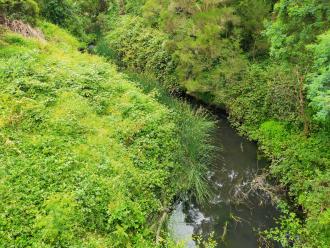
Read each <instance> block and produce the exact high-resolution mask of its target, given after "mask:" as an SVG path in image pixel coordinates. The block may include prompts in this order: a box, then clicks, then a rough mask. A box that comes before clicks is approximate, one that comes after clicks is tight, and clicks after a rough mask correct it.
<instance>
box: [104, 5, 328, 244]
mask: <svg viewBox="0 0 330 248" xmlns="http://www.w3.org/2000/svg"><path fill="white" fill-rule="evenodd" d="M130 2H134V1H126V3H127V4H128V3H130ZM139 6H140V8H135V9H138V10H139V11H134V12H130V10H129V9H127V10H126V11H125V15H123V14H118V13H111V14H110V15H111V20H114V19H115V20H116V21H112V22H111V23H110V24H111V28H110V32H108V33H107V34H106V35H105V36H104V38H103V39H102V40H101V41H100V42H99V46H98V52H99V53H100V54H103V55H105V56H107V57H108V58H110V59H112V60H114V61H116V62H117V64H118V65H119V66H120V67H121V68H124V69H128V70H131V71H135V72H138V73H144V74H148V75H151V76H152V75H153V76H154V77H155V78H156V79H158V80H159V81H160V82H163V83H164V84H165V85H167V87H168V88H170V89H172V90H173V88H180V89H181V90H184V91H186V92H187V93H189V94H191V95H193V96H195V97H197V98H200V99H202V100H203V101H205V102H206V103H209V104H213V105H217V106H220V107H223V108H225V109H226V110H227V111H228V113H229V117H230V120H231V122H232V124H233V125H234V126H235V127H236V128H237V129H238V130H239V131H240V132H241V133H242V134H245V135H247V136H248V137H250V138H251V139H254V140H257V141H259V142H260V144H261V147H262V148H263V150H264V151H265V153H266V154H267V155H268V156H269V157H270V158H271V159H272V161H273V164H272V166H271V172H272V174H273V175H274V176H275V177H276V178H277V179H278V181H279V183H280V184H282V185H283V187H287V188H288V190H289V194H290V196H291V197H292V200H293V205H292V206H291V207H290V211H292V212H291V213H290V211H289V212H288V214H287V215H286V214H284V216H283V218H281V221H282V224H281V225H280V227H279V228H277V229H274V230H272V231H271V232H269V233H268V236H269V237H272V238H275V239H276V240H278V241H280V242H281V243H282V245H284V246H287V245H289V243H294V245H295V246H297V247H328V245H329V243H330V217H329V213H330V212H329V211H330V210H329V205H330V202H329V194H330V193H329V180H330V176H329V169H330V168H329V166H330V154H329V143H330V140H329V124H330V122H329V121H330V111H329V110H330V109H329V107H330V104H329V103H330V95H329V87H330V86H329V84H330V78H329V65H330V57H329V52H330V47H329V46H330V43H329V42H330V40H329V24H330V20H329V16H330V14H329V13H330V6H329V3H328V1H322V0H319V1H316V0H315V1H314V0H306V1H295V0H293V1H289V0H281V1H264V0H242V1H234V0H232V1H230V0H228V1H216V0H215V1H195V0H188V1H183V0H182V1H171V0H168V1H157V0H147V1H144V2H143V4H140V5H139ZM286 212H287V210H285V211H284V213H286ZM301 212H302V213H303V215H304V218H303V220H300V219H299V218H298V217H297V214H295V213H298V215H301ZM289 213H290V214H289ZM292 218H294V219H295V221H293V220H292ZM289 220H290V221H289ZM288 223H295V224H292V225H291V226H290V225H289V224H288ZM288 240H289V241H290V240H291V241H290V242H289V241H288Z"/></svg>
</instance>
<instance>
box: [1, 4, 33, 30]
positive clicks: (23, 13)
mask: <svg viewBox="0 0 330 248" xmlns="http://www.w3.org/2000/svg"><path fill="white" fill-rule="evenodd" d="M38 14H39V6H38V4H37V2H36V1H34V0H0V16H1V15H4V16H6V17H8V18H11V19H20V20H24V21H27V22H30V23H32V24H34V23H35V22H36V19H37V17H38Z"/></svg>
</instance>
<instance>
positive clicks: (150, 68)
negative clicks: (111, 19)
mask: <svg viewBox="0 0 330 248" xmlns="http://www.w3.org/2000/svg"><path fill="white" fill-rule="evenodd" d="M166 42H167V36H166V35H165V34H163V33H161V32H159V31H156V30H154V29H151V28H146V27H144V25H143V22H142V19H141V18H139V17H131V16H124V17H122V18H120V19H119V20H118V23H117V25H116V28H115V29H114V30H113V31H112V32H110V33H109V34H107V36H106V37H105V40H104V41H103V42H102V43H101V45H99V46H98V49H97V50H98V52H99V53H100V54H101V55H104V56H107V57H108V58H109V59H113V60H114V61H115V62H116V63H117V64H118V65H119V66H122V67H125V68H127V69H129V70H132V71H134V72H138V73H149V74H150V75H153V76H154V77H155V78H157V79H158V80H160V81H161V82H163V83H166V84H167V85H168V87H173V85H174V84H175V77H174V75H173V74H174V70H175V63H174V61H173V60H172V57H171V55H170V54H169V53H168V51H167V49H166V47H165V46H166ZM171 85H172V86H171Z"/></svg>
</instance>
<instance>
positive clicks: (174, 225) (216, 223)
mask: <svg viewBox="0 0 330 248" xmlns="http://www.w3.org/2000/svg"><path fill="white" fill-rule="evenodd" d="M217 119H218V124H217V129H216V131H215V144H216V146H218V147H220V149H219V151H217V154H216V159H215V163H214V165H213V166H211V168H209V171H208V174H207V179H208V183H209V184H210V188H211V191H212V197H211V199H210V200H209V201H208V202H205V203H202V204H200V203H197V202H196V201H194V200H189V201H185V202H183V201H181V202H178V203H177V204H176V206H175V209H174V210H173V212H172V214H171V216H170V218H169V221H168V229H169V231H170V233H171V234H172V236H173V238H174V240H176V241H182V240H184V241H185V245H186V247H195V246H196V243H195V241H194V239H193V238H192V237H193V236H195V235H199V236H201V237H208V236H209V235H210V234H211V233H214V239H215V240H216V241H217V243H218V247H229V248H242V247H244V248H250V247H251V248H256V247H259V243H258V230H259V229H260V230H264V229H265V228H269V227H271V226H274V217H275V216H277V215H278V212H277V210H276V209H275V207H274V206H272V204H271V203H270V202H269V199H267V197H263V196H260V195H257V194H249V197H248V198H247V199H245V200H244V201H243V202H241V203H240V204H237V202H236V203H235V200H237V199H236V197H235V193H237V189H238V188H239V187H240V186H241V185H244V184H247V183H248V182H249V181H251V179H252V178H253V176H254V175H256V173H257V172H259V171H260V170H262V168H264V167H265V166H267V162H266V161H265V160H263V159H261V158H259V157H260V156H259V154H258V149H257V145H256V144H255V143H253V142H250V141H248V140H246V139H245V138H243V137H241V136H239V135H238V134H237V132H236V131H235V130H234V129H233V128H232V127H231V126H230V124H229V122H228V120H227V118H226V116H224V115H222V114H217Z"/></svg>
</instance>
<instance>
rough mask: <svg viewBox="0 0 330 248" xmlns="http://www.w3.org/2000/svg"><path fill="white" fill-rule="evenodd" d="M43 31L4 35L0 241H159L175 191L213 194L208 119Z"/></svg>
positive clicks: (63, 36) (60, 35)
mask: <svg viewBox="0 0 330 248" xmlns="http://www.w3.org/2000/svg"><path fill="white" fill-rule="evenodd" d="M39 27H41V28H42V30H43V32H44V34H45V35H46V38H47V40H48V41H46V42H45V41H38V40H34V39H28V38H23V37H22V36H21V35H19V34H13V33H10V32H8V31H4V30H2V32H1V38H0V55H1V56H0V65H1V66H0V87H1V93H0V144H1V145H0V164H1V182H0V195H1V203H0V212H1V215H0V237H1V238H0V246H1V247H154V240H155V232H156V229H157V228H158V225H159V223H158V221H159V214H160V213H162V212H163V211H165V210H166V209H167V208H168V207H169V206H170V204H171V202H172V201H173V198H174V197H175V196H178V195H179V194H184V193H188V192H191V193H193V194H195V195H196V196H197V197H201V198H202V197H204V196H205V192H206V191H205V189H204V184H203V175H204V169H205V167H206V166H207V160H208V156H209V154H210V149H212V147H211V146H209V145H207V144H209V136H208V132H209V130H210V128H212V126H213V124H212V122H210V121H207V118H206V116H205V115H204V114H202V113H200V114H198V113H195V112H194V111H192V110H191V109H190V108H189V107H188V105H186V104H181V105H180V106H179V105H178V104H177V106H176V108H175V109H174V108H173V107H171V106H170V105H169V104H168V105H167V106H166V105H164V104H161V103H160V102H159V101H158V100H157V99H156V95H157V91H153V93H150V94H148V95H147V94H144V93H143V92H142V91H141V90H140V89H138V88H137V86H136V85H135V83H133V82H130V81H128V80H127V79H125V76H124V75H122V74H119V73H118V72H117V71H116V69H115V67H114V66H113V65H111V64H109V63H106V62H105V61H104V60H103V59H101V58H99V57H97V56H91V55H87V54H85V55H84V54H81V53H79V52H78V47H79V45H80V44H79V42H78V41H77V40H75V39H74V38H73V37H72V36H70V35H69V34H67V33H66V32H65V31H63V30H61V29H59V28H58V27H56V26H54V25H53V24H49V23H45V22H44V23H39ZM203 144H206V145H203Z"/></svg>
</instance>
